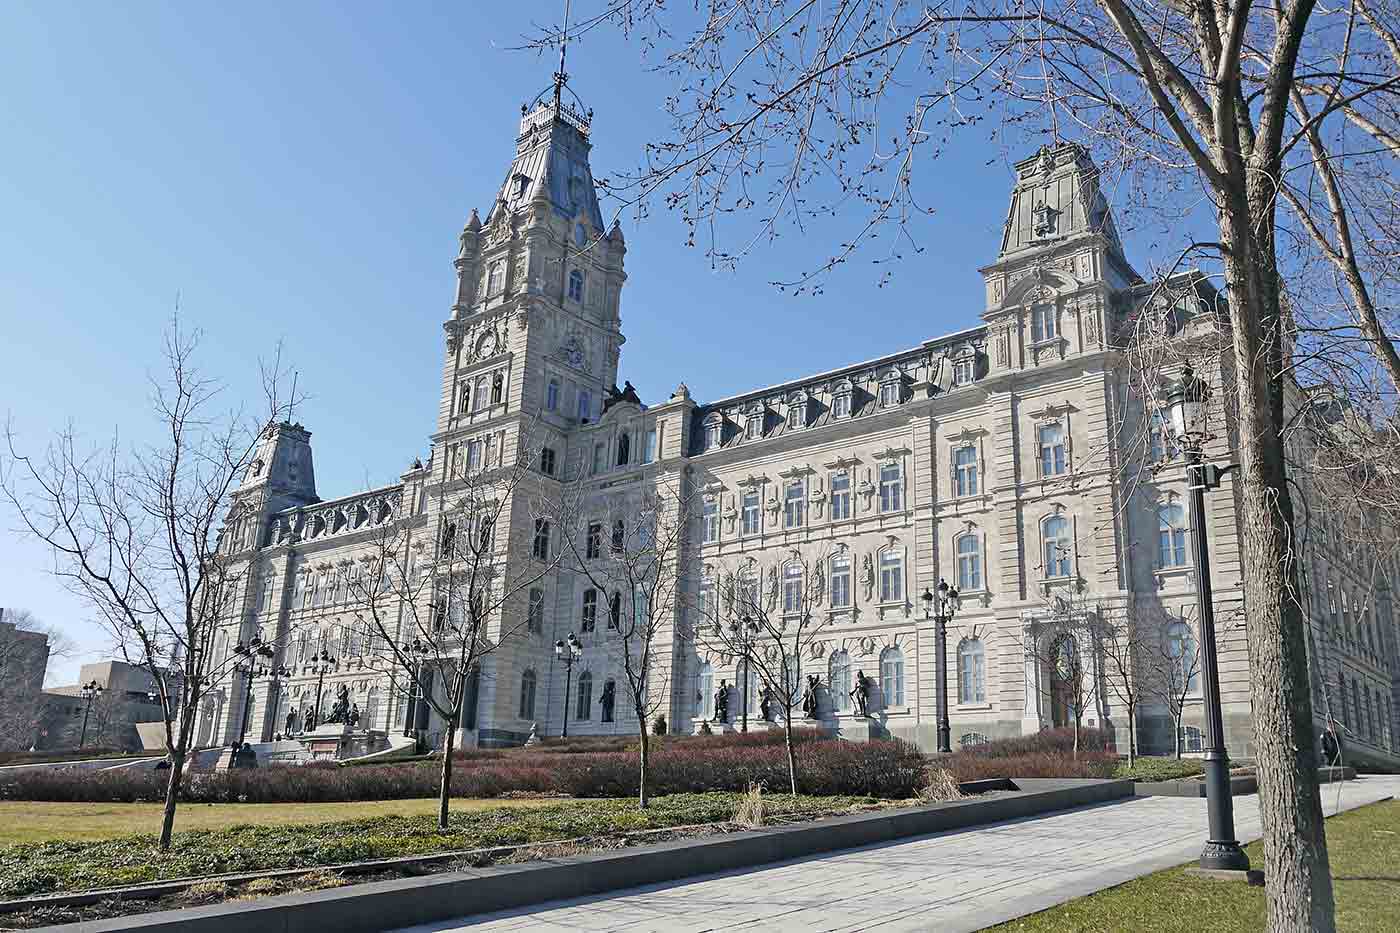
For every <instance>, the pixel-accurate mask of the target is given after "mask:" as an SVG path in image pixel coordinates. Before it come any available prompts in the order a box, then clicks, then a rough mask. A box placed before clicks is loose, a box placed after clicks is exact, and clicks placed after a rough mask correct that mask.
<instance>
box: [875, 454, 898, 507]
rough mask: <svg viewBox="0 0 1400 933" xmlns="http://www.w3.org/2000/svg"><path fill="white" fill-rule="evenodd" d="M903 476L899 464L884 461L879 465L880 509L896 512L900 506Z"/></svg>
mask: <svg viewBox="0 0 1400 933" xmlns="http://www.w3.org/2000/svg"><path fill="white" fill-rule="evenodd" d="M902 491H903V477H902V476H901V475H900V469H899V464H897V463H886V464H885V465H884V466H882V467H880V511H881V512H898V511H899V510H900V508H901V506H902V498H903V497H902V496H901V495H900V493H901V492H902Z"/></svg>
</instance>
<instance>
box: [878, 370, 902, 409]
mask: <svg viewBox="0 0 1400 933" xmlns="http://www.w3.org/2000/svg"><path fill="white" fill-rule="evenodd" d="M900 394H901V391H900V385H899V376H898V375H897V374H895V375H890V376H886V377H885V380H884V381H883V382H881V383H880V407H881V408H888V407H893V406H895V405H898V404H899V402H900Z"/></svg>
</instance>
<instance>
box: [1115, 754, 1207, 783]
mask: <svg viewBox="0 0 1400 933" xmlns="http://www.w3.org/2000/svg"><path fill="white" fill-rule="evenodd" d="M1204 772H1205V765H1204V764H1203V763H1202V762H1200V761H1199V760H1197V759H1195V758H1180V759H1178V758H1151V757H1149V758H1138V759H1137V760H1136V761H1135V762H1133V766H1132V767H1131V768H1129V767H1128V763H1127V762H1126V761H1125V762H1123V763H1122V764H1120V765H1119V766H1118V769H1117V770H1116V771H1115V772H1114V774H1113V776H1114V777H1118V778H1132V779H1133V780H1134V781H1179V780H1181V779H1182V778H1188V777H1195V776H1196V775H1198V774H1203V773H1204Z"/></svg>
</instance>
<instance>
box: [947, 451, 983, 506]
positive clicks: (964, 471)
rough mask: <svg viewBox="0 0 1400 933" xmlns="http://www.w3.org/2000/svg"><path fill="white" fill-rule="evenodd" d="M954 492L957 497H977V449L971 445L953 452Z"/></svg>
mask: <svg viewBox="0 0 1400 933" xmlns="http://www.w3.org/2000/svg"><path fill="white" fill-rule="evenodd" d="M953 484H954V492H955V493H956V494H957V495H959V496H975V495H977V448H976V447H973V446H971V445H968V446H967V447H959V448H958V449H957V450H955V451H953Z"/></svg>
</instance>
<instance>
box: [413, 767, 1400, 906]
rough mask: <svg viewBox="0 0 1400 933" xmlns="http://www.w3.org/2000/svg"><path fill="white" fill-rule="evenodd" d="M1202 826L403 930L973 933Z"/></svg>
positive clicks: (1097, 810) (1192, 816) (1185, 840)
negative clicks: (911, 932) (923, 932)
mask: <svg viewBox="0 0 1400 933" xmlns="http://www.w3.org/2000/svg"><path fill="white" fill-rule="evenodd" d="M1395 796H1400V777H1391V776H1368V777H1364V778H1362V779H1360V780H1357V781H1349V782H1346V783H1344V784H1333V785H1330V786H1326V787H1324V788H1323V795H1322V799H1323V807H1324V809H1325V811H1326V813H1327V814H1328V815H1329V816H1331V815H1333V814H1334V813H1336V812H1338V809H1339V808H1340V809H1341V810H1349V809H1352V808H1355V807H1358V806H1362V805H1364V804H1367V803H1374V802H1375V801H1377V800H1381V799H1384V798H1386V797H1395ZM1235 824H1236V829H1237V831H1238V833H1239V835H1240V839H1241V841H1244V842H1249V841H1253V840H1255V839H1257V838H1259V798H1258V797H1257V796H1254V795H1250V796H1244V797H1236V798H1235ZM1205 827H1206V801H1205V800H1203V799H1191V798H1180V797H1147V798H1128V799H1126V800H1124V801H1122V802H1118V803H1109V804H1102V805H1099V806H1093V807H1085V808H1081V809H1078V810H1070V811H1065V812H1062V813H1055V814H1051V815H1049V816H1042V817H1034V818H1031V819H1025V820H1016V821H1012V822H1008V823H998V824H995V825H992V826H986V827H981V828H978V829H969V830H963V831H960V832H952V833H941V834H938V835H934V836H925V837H920V838H917V839H911V840H909V841H906V842H900V843H895V844H890V845H883V846H871V847H867V848H863V849H849V850H846V851H843V852H837V853H833V854H831V855H825V856H820V857H817V858H810V859H803V860H800V861H794V862H781V863H777V864H774V865H770V866H767V867H764V868H759V869H754V870H749V871H742V872H729V873H725V874H720V875H706V876H702V877H699V878H696V879H693V880H690V881H686V882H679V883H675V884H666V885H653V886H649V887H641V888H632V889H629V890H626V891H619V892H616V893H614V894H610V895H605V896H600V897H591V898H581V899H577V900H569V901H553V902H550V903H547V904H541V905H539V906H537V907H534V908H529V909H525V910H519V911H509V912H503V913H496V914H484V915H481V916H477V917H469V918H465V919H462V920H458V921H449V922H447V923H439V924H430V925H425V926H420V927H413V928H411V929H412V931H413V933H428V931H435V933H448V931H456V930H464V931H465V930H471V931H473V933H476V931H499V930H557V931H564V930H578V931H584V930H587V931H590V933H592V931H601V930H626V931H629V933H642V931H650V930H693V931H701V930H732V929H736V928H743V929H746V930H801V931H804V933H805V931H819V930H821V931H856V930H874V929H879V930H881V931H897V930H939V931H949V933H953V931H964V930H968V931H970V930H978V929H981V928H982V927H985V926H989V925H991V924H994V923H1000V922H1002V921H1005V920H1011V919H1014V918H1016V917H1020V916H1024V915H1026V914H1028V913H1034V912H1035V911H1038V910H1044V909H1045V908H1047V907H1052V906H1054V905H1055V904H1059V903H1063V902H1064V901H1067V900H1070V899H1072V898H1075V897H1080V896H1082V895H1085V894H1089V893H1092V892H1094V891H1099V890H1102V889H1103V888H1106V887H1110V886H1112V885H1115V884H1120V883H1122V882H1124V881H1128V880H1130V879H1132V878H1136V877H1139V876H1141V875H1145V874H1148V873H1150V872H1153V871H1157V870H1159V869H1162V868H1169V867H1171V866H1173V865H1179V864H1182V863H1183V862H1189V861H1191V860H1192V859H1194V858H1195V857H1196V856H1198V855H1199V854H1200V850H1201V843H1202V842H1203V841H1204V840H1205ZM1256 867H1258V866H1256Z"/></svg>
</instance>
